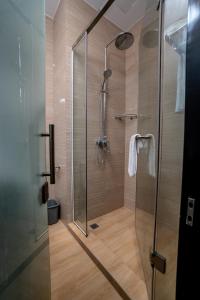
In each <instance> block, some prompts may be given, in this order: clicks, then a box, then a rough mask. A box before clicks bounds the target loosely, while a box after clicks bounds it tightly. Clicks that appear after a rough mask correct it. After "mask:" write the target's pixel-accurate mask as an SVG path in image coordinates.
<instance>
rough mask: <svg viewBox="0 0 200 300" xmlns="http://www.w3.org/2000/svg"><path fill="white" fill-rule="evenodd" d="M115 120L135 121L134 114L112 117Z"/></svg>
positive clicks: (135, 116)
mask: <svg viewBox="0 0 200 300" xmlns="http://www.w3.org/2000/svg"><path fill="white" fill-rule="evenodd" d="M114 118H115V120H120V121H123V120H125V119H129V120H134V119H137V115H136V114H118V115H115V116H114Z"/></svg>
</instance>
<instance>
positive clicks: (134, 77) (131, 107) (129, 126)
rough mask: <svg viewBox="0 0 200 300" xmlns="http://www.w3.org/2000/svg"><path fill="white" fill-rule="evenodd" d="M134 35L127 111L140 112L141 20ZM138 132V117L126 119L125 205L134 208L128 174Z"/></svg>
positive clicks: (132, 183)
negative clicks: (133, 138)
mask: <svg viewBox="0 0 200 300" xmlns="http://www.w3.org/2000/svg"><path fill="white" fill-rule="evenodd" d="M130 32H131V33H132V34H133V35H134V38H135V41H134V44H133V45H132V46H131V48H129V49H128V50H126V86H125V95H126V97H125V111H126V112H127V113H135V114H137V113H138V87H139V77H138V73H139V42H140V32H141V22H138V23H137V24H136V25H134V27H133V28H132V29H131V30H130ZM136 133H137V119H134V120H126V123H125V171H124V206H126V207H127V208H129V209H131V210H134V208H135V201H136V177H129V175H128V157H129V141H130V138H131V136H132V135H133V134H136Z"/></svg>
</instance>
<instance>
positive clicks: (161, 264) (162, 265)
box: [150, 251, 166, 274]
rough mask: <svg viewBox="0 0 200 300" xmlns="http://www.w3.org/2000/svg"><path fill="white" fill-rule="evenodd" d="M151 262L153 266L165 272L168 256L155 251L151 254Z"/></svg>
mask: <svg viewBox="0 0 200 300" xmlns="http://www.w3.org/2000/svg"><path fill="white" fill-rule="evenodd" d="M150 262H151V265H152V267H153V268H155V269H156V270H158V271H159V272H161V273H163V274H165V272H166V258H165V257H163V256H162V255H160V254H159V253H158V252H156V251H154V252H152V253H151V254H150Z"/></svg>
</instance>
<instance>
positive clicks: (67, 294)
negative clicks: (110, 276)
mask: <svg viewBox="0 0 200 300" xmlns="http://www.w3.org/2000/svg"><path fill="white" fill-rule="evenodd" d="M49 239H50V262H51V289H52V300H100V299H101V300H119V299H121V297H120V296H119V294H118V293H117V292H116V290H115V289H114V288H113V286H112V285H111V284H110V282H109V281H108V280H107V279H106V278H105V277H104V275H103V274H102V273H101V271H100V270H99V269H98V268H97V267H96V265H95V264H94V263H93V262H92V260H91V259H90V258H89V257H88V255H87V254H86V253H85V252H84V250H83V249H82V247H81V246H80V245H79V244H78V242H77V241H76V240H75V239H74V238H73V236H72V235H71V233H70V232H69V231H68V229H67V228H66V227H65V225H64V224H63V223H62V222H59V223H57V224H56V225H52V226H50V227H49Z"/></svg>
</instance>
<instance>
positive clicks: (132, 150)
mask: <svg viewBox="0 0 200 300" xmlns="http://www.w3.org/2000/svg"><path fill="white" fill-rule="evenodd" d="M137 137H141V135H140V134H134V135H132V136H131V139H130V144H129V162H128V174H129V176H130V177H133V176H135V175H136V172H137V155H138V153H139V149H140V148H141V146H142V145H141V142H140V140H137Z"/></svg>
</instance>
